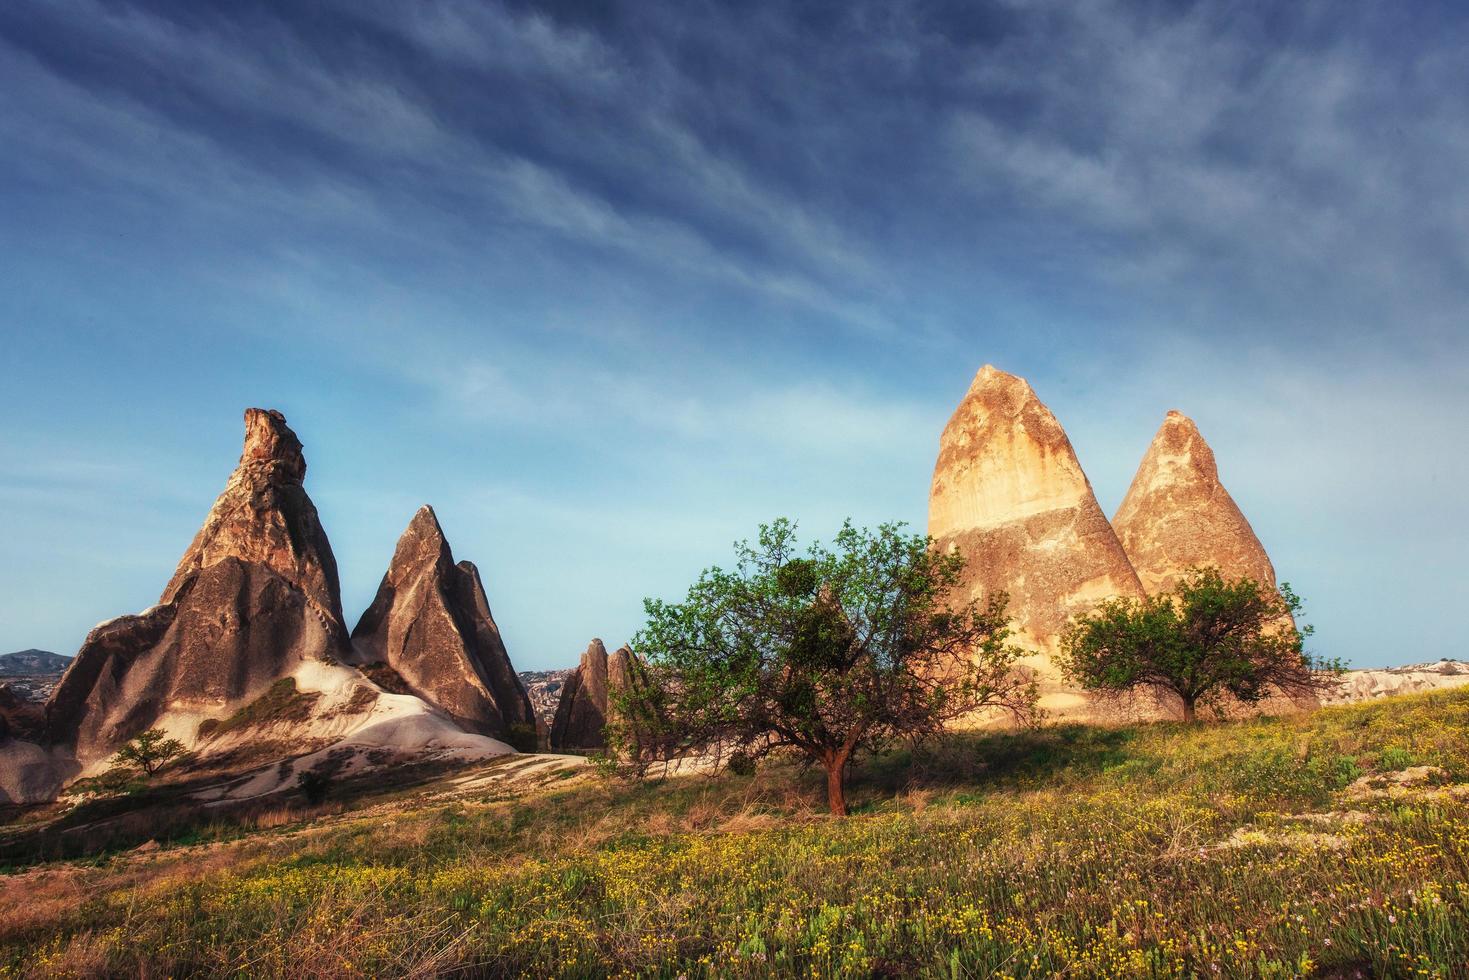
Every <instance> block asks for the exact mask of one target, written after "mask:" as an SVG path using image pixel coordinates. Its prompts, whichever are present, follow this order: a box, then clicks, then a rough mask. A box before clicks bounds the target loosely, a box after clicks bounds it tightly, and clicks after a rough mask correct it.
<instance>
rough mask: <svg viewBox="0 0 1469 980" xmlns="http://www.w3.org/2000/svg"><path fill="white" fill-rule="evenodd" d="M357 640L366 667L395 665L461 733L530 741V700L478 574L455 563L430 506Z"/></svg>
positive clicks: (407, 534)
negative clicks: (446, 715)
mask: <svg viewBox="0 0 1469 980" xmlns="http://www.w3.org/2000/svg"><path fill="white" fill-rule="evenodd" d="M352 643H353V646H354V647H355V649H356V655H357V657H358V659H359V660H361V661H362V662H363V663H364V664H371V663H385V664H387V665H388V666H390V667H392V668H393V670H395V671H397V673H398V675H399V676H401V677H402V678H403V680H404V681H406V682H407V684H408V686H409V687H410V688H411V689H412V690H413V692H414V693H415V694H417V695H418V696H419V697H422V698H423V699H424V700H426V701H429V702H431V703H433V704H436V705H438V706H439V707H440V708H442V709H444V710H445V711H446V712H448V713H449V715H450V716H451V717H452V718H453V719H454V720H455V722H457V723H458V724H459V725H460V726H462V727H463V728H465V729H467V730H469V731H472V732H478V733H480V734H483V735H494V736H499V737H502V738H511V737H517V736H525V739H524V740H527V741H528V740H529V738H530V737H533V733H534V731H535V715H534V714H533V712H532V710H531V704H530V697H529V695H528V694H527V693H526V690H525V686H524V685H523V684H522V683H521V681H520V678H519V676H518V675H517V674H516V673H515V668H514V667H512V666H511V664H510V656H509V654H508V653H507V652H506V650H505V643H504V641H503V640H502V639H501V637H500V629H499V627H498V626H496V625H495V619H494V616H493V615H491V613H490V603H489V600H488V599H487V598H486V596H485V590H484V585H483V583H482V582H481V581H480V577H479V570H478V569H477V568H475V566H474V565H473V564H472V563H470V562H467V561H461V562H459V563H458V564H456V563H455V562H454V555H453V552H452V551H450V549H449V542H448V541H447V540H446V539H445V537H444V532H443V529H442V528H441V527H440V526H439V521H438V518H437V517H436V516H435V515H434V511H433V508H432V507H429V506H427V505H425V506H423V507H421V508H419V510H418V513H416V514H414V515H413V519H412V520H411V521H410V522H409V523H408V528H407V530H405V531H404V532H403V535H402V537H400V538H399V539H398V547H397V549H396V550H395V551H394V552H393V560H392V563H391V564H389V565H388V570H387V572H386V574H384V575H383V580H382V583H381V584H380V585H379V586H378V590H377V596H376V597H375V598H374V599H373V600H372V605H370V606H369V607H368V608H367V611H366V612H364V613H363V614H362V618H361V619H360V620H358V622H357V626H356V628H355V629H353V630H352ZM527 733H529V734H528V735H527Z"/></svg>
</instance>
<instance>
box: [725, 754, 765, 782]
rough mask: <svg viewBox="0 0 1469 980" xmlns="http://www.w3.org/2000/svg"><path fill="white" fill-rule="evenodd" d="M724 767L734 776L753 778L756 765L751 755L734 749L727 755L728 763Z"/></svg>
mask: <svg viewBox="0 0 1469 980" xmlns="http://www.w3.org/2000/svg"><path fill="white" fill-rule="evenodd" d="M724 765H725V768H726V769H728V770H729V771H730V772H731V773H732V774H734V775H736V776H753V775H755V769H756V768H757V765H758V764H757V762H756V760H755V757H754V756H753V755H751V754H750V753H748V752H742V751H740V750H739V749H736V750H735V751H733V752H731V753H730V754H729V761H728V762H726V763H725V764H724Z"/></svg>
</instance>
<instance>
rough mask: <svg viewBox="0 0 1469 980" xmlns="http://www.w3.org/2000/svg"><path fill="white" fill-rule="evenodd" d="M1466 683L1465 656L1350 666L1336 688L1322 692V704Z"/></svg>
mask: <svg viewBox="0 0 1469 980" xmlns="http://www.w3.org/2000/svg"><path fill="white" fill-rule="evenodd" d="M1466 684H1469V663H1465V662H1464V661H1462V660H1439V661H1436V662H1433V663H1423V664H1408V665H1406V666H1403V667H1382V668H1376V669H1371V670H1349V671H1347V672H1346V673H1345V674H1343V675H1342V677H1341V683H1340V684H1339V685H1338V686H1337V687H1336V689H1335V690H1333V691H1330V692H1328V693H1326V694H1323V695H1322V696H1321V701H1322V703H1323V704H1350V703H1352V702H1355V701H1373V700H1376V699H1377V698H1388V697H1393V696H1395V695H1398V694H1417V693H1420V692H1423V691H1438V690H1445V689H1448V688H1455V687H1463V686H1464V685H1466Z"/></svg>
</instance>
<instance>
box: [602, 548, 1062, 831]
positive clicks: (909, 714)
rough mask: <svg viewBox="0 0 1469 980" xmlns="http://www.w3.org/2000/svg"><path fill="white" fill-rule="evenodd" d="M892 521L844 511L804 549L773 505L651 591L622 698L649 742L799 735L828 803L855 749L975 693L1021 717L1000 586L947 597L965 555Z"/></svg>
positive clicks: (733, 745) (795, 743)
mask: <svg viewBox="0 0 1469 980" xmlns="http://www.w3.org/2000/svg"><path fill="white" fill-rule="evenodd" d="M901 527H902V525H900V524H884V525H882V526H881V527H879V528H878V529H877V530H876V531H868V530H859V529H857V528H855V527H853V526H852V524H851V522H850V521H849V522H847V523H845V524H844V525H843V526H842V529H841V531H840V532H839V533H838V534H837V536H836V538H835V540H834V542H833V546H832V547H826V546H823V545H820V544H813V545H812V546H811V547H810V548H808V549H807V550H806V551H805V552H804V554H798V552H797V541H796V527H795V525H794V524H793V523H791V522H790V521H789V520H785V519H781V520H778V521H776V522H774V523H773V524H769V525H761V527H760V534H759V540H758V542H757V543H756V544H755V545H753V546H752V545H751V544H750V543H749V542H748V541H745V542H740V543H738V544H736V545H735V566H734V569H733V570H732V571H726V570H724V569H721V568H718V567H715V568H710V569H707V570H706V571H704V573H703V574H702V575H700V577H699V580H698V581H697V582H696V583H695V584H694V585H693V586H692V587H691V588H690V589H689V591H688V595H687V598H686V599H685V600H684V601H683V602H681V603H668V602H663V601H660V600H657V599H648V600H645V602H644V608H645V609H646V611H647V616H648V622H647V625H646V626H645V627H644V629H643V630H642V631H641V632H640V633H639V634H638V635H637V637H636V638H635V639H634V641H633V647H634V649H636V650H637V651H638V652H639V654H641V656H642V657H643V658H644V663H645V666H644V670H645V675H644V682H643V683H641V684H640V685H637V686H635V687H633V688H630V689H629V690H628V691H627V692H626V693H625V694H624V696H623V697H622V699H621V702H620V705H619V711H620V713H621V716H622V717H623V719H625V720H624V727H625V728H626V729H627V730H629V731H636V732H637V733H638V742H639V746H640V748H641V749H642V751H643V752H644V754H646V753H647V752H648V750H649V747H650V746H655V747H656V748H654V749H653V751H654V753H655V754H660V755H662V756H663V757H664V758H669V757H671V756H676V755H684V754H690V753H699V752H707V751H709V750H710V749H713V748H718V749H720V750H732V751H733V752H735V753H736V757H738V758H741V759H744V760H750V759H754V758H758V757H760V756H762V755H764V754H766V753H769V752H771V751H774V750H777V749H794V750H796V751H797V752H799V753H802V754H804V756H805V757H806V759H807V760H808V761H809V762H810V763H813V764H816V765H820V766H821V767H822V768H823V769H824V770H825V771H826V790H827V803H828V806H829V808H830V810H831V812H832V813H834V814H838V815H842V814H845V813H846V812H847V803H846V779H847V771H848V767H849V765H850V764H851V762H852V759H853V757H854V756H855V755H857V754H858V753H860V752H863V751H870V750H874V749H877V748H880V747H881V746H882V745H884V744H886V743H888V742H889V741H890V740H892V739H894V738H898V737H909V738H923V737H925V736H929V735H932V734H934V733H936V732H938V731H939V730H941V729H942V727H943V726H944V724H945V722H947V721H948V720H950V719H953V718H955V717H958V716H960V715H963V714H967V713H969V712H972V711H976V710H978V709H981V708H1005V709H1009V710H1011V711H1013V712H1015V713H1016V714H1017V715H1019V716H1021V717H1025V718H1028V717H1030V716H1031V714H1032V712H1033V710H1034V705H1035V690H1034V686H1033V685H1032V684H1030V683H1028V682H1027V681H1026V680H1024V679H1023V678H1021V677H1019V676H1018V675H1017V672H1015V671H1014V670H1012V667H1013V665H1014V662H1015V660H1016V659H1017V657H1018V656H1019V655H1020V652H1019V651H1018V650H1015V649H1014V648H1012V647H1009V646H1007V645H1006V644H1005V640H1006V638H1007V636H1008V635H1009V631H1008V629H1007V627H1006V623H1007V620H1006V617H1005V605H1006V602H1007V597H1006V596H1005V595H1003V594H1000V595H994V596H991V597H989V602H988V604H987V605H985V606H984V607H980V606H979V605H978V604H975V603H970V604H968V605H963V604H957V605H956V604H954V603H952V602H951V598H952V596H951V593H952V592H953V590H954V588H955V587H956V586H957V585H958V583H959V576H960V572H961V571H962V569H963V565H964V561H963V558H962V557H960V556H959V555H958V554H953V553H942V552H939V551H937V550H936V549H934V547H933V543H932V541H931V539H929V538H927V537H925V536H922V535H906V534H903V533H902V532H901Z"/></svg>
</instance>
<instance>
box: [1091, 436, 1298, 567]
mask: <svg viewBox="0 0 1469 980" xmlns="http://www.w3.org/2000/svg"><path fill="white" fill-rule="evenodd" d="M1112 526H1113V527H1114V528H1116V529H1117V536H1118V537H1119V538H1120V539H1121V541H1122V547H1123V548H1124V549H1125V550H1126V551H1127V556H1128V558H1129V559H1131V561H1132V567H1133V568H1134V569H1136V570H1137V574H1138V578H1139V579H1140V580H1141V581H1142V584H1143V587H1144V588H1145V589H1147V590H1148V592H1149V593H1157V592H1165V591H1167V590H1168V589H1170V588H1172V587H1173V585H1174V584H1175V583H1176V582H1177V581H1178V580H1179V578H1180V577H1181V576H1182V575H1183V573H1184V572H1186V571H1187V570H1188V569H1189V568H1191V567H1194V566H1199V565H1216V566H1218V568H1219V570H1220V571H1221V572H1223V573H1224V574H1225V575H1227V576H1233V577H1247V578H1252V579H1254V580H1255V581H1257V582H1262V583H1264V584H1266V585H1268V586H1271V587H1272V588H1273V587H1274V586H1275V568H1274V566H1272V565H1271V564H1270V558H1269V556H1268V555H1266V554H1265V548H1264V546H1263V545H1261V544H1260V539H1259V538H1257V537H1255V532H1254V529H1253V528H1251V527H1250V522H1249V521H1247V520H1245V515H1244V514H1243V513H1241V512H1240V509H1239V507H1238V506H1237V505H1236V504H1235V502H1234V498H1232V497H1230V495H1229V491H1227V490H1225V489H1224V484H1222V483H1220V482H1219V468H1218V466H1216V465H1215V462H1214V452H1213V450H1211V449H1210V448H1209V444H1208V443H1207V442H1205V441H1204V437H1203V436H1202V435H1201V434H1200V433H1199V429H1198V426H1196V425H1194V423H1193V420H1192V419H1190V418H1188V417H1187V416H1185V415H1183V414H1181V413H1179V412H1176V411H1171V412H1169V413H1168V415H1167V417H1166V418H1165V419H1164V420H1163V425H1162V426H1161V427H1160V428H1159V429H1158V434H1157V435H1155V436H1154V437H1153V443H1152V445H1150V446H1149V447H1148V451H1147V454H1146V455H1145V456H1143V461H1142V463H1141V464H1140V465H1139V466H1138V468H1137V475H1136V476H1134V477H1133V480H1132V486H1131V487H1129V488H1128V491H1127V496H1126V497H1124V498H1123V500H1122V506H1121V507H1119V508H1118V509H1117V515H1116V516H1115V517H1113V518H1112Z"/></svg>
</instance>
